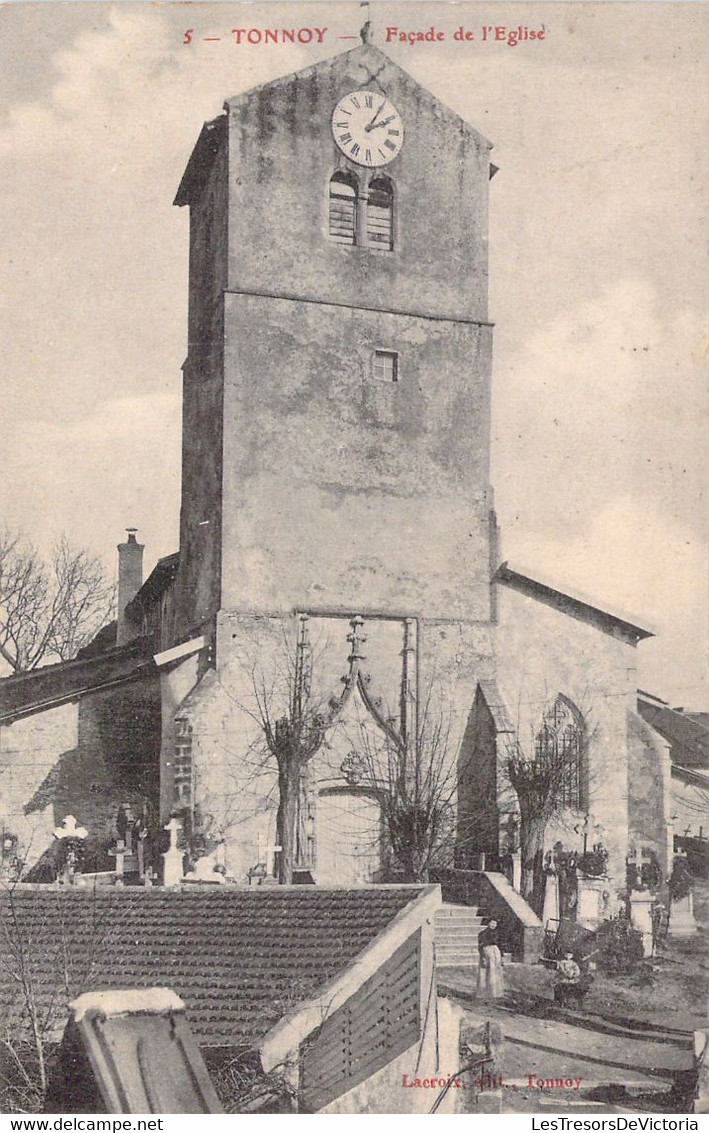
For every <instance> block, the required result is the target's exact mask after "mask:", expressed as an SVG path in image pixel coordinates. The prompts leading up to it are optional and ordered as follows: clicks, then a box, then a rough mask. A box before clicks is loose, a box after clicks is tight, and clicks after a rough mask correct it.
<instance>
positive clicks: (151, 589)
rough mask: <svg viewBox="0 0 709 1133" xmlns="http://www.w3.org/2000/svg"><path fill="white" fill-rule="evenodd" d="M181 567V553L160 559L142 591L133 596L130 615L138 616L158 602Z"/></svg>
mask: <svg viewBox="0 0 709 1133" xmlns="http://www.w3.org/2000/svg"><path fill="white" fill-rule="evenodd" d="M179 565H180V552H179V551H173V552H172V554H171V555H165V556H164V558H162V559H158V561H157V563H156V564H155V566H154V567H153V569H152V571H151V572H150V574H149V575H148V577H147V578H146V580H145V582H144V583H143V585H142V586H141V588H140V590H138V591H137V593H136V594H134V595H133V597H132V598H131V600H130V602H129V603H128V604H127V606H126V610H127V612H128V614H129V615H133V616H137V615H139V614H140V611H142V610H143V608H144V607H146V606H151V605H154V604H155V603H156V602H158V601H159V600H160V598H162V596H163V594H164V593H165V591H166V590H167V588H168V587H169V586H170V583H171V582H172V581H173V579H174V578H175V575H176V574H177V571H178V568H179Z"/></svg>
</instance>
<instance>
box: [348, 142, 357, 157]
mask: <svg viewBox="0 0 709 1133" xmlns="http://www.w3.org/2000/svg"><path fill="white" fill-rule="evenodd" d="M350 153H351V154H352V156H353V157H356V156H357V154H358V153H359V146H358V145H357V142H355V143H354V145H353V146H352V149H351V150H350Z"/></svg>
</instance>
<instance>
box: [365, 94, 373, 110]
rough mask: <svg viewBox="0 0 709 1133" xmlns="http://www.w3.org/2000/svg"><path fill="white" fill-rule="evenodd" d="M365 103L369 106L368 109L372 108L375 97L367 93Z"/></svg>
mask: <svg viewBox="0 0 709 1133" xmlns="http://www.w3.org/2000/svg"><path fill="white" fill-rule="evenodd" d="M364 105H365V106H366V107H367V109H368V110H371V109H372V107H373V106H374V99H373V97H372V95H371V94H367V95H365V98H364Z"/></svg>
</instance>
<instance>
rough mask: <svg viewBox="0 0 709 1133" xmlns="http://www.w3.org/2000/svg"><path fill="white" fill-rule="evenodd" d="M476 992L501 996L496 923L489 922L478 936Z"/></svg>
mask: <svg viewBox="0 0 709 1133" xmlns="http://www.w3.org/2000/svg"><path fill="white" fill-rule="evenodd" d="M478 962H479V966H478V991H479V992H480V993H481V994H482V995H486V994H487V995H490V996H491V997H492V999H499V998H500V996H501V995H502V991H503V989H502V953H501V952H500V938H499V933H498V929H497V921H495V920H493V921H490V922H489V923H488V924H487V926H486V927H485V928H484V929H483V930H482V932H481V933H480V935H479V936H478Z"/></svg>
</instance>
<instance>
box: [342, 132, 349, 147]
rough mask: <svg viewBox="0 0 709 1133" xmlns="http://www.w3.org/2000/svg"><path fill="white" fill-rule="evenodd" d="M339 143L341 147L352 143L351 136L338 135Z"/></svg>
mask: <svg viewBox="0 0 709 1133" xmlns="http://www.w3.org/2000/svg"><path fill="white" fill-rule="evenodd" d="M340 141H341V142H342V144H343V146H347V145H349V144H350V142H351V141H352V135H351V134H340Z"/></svg>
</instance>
